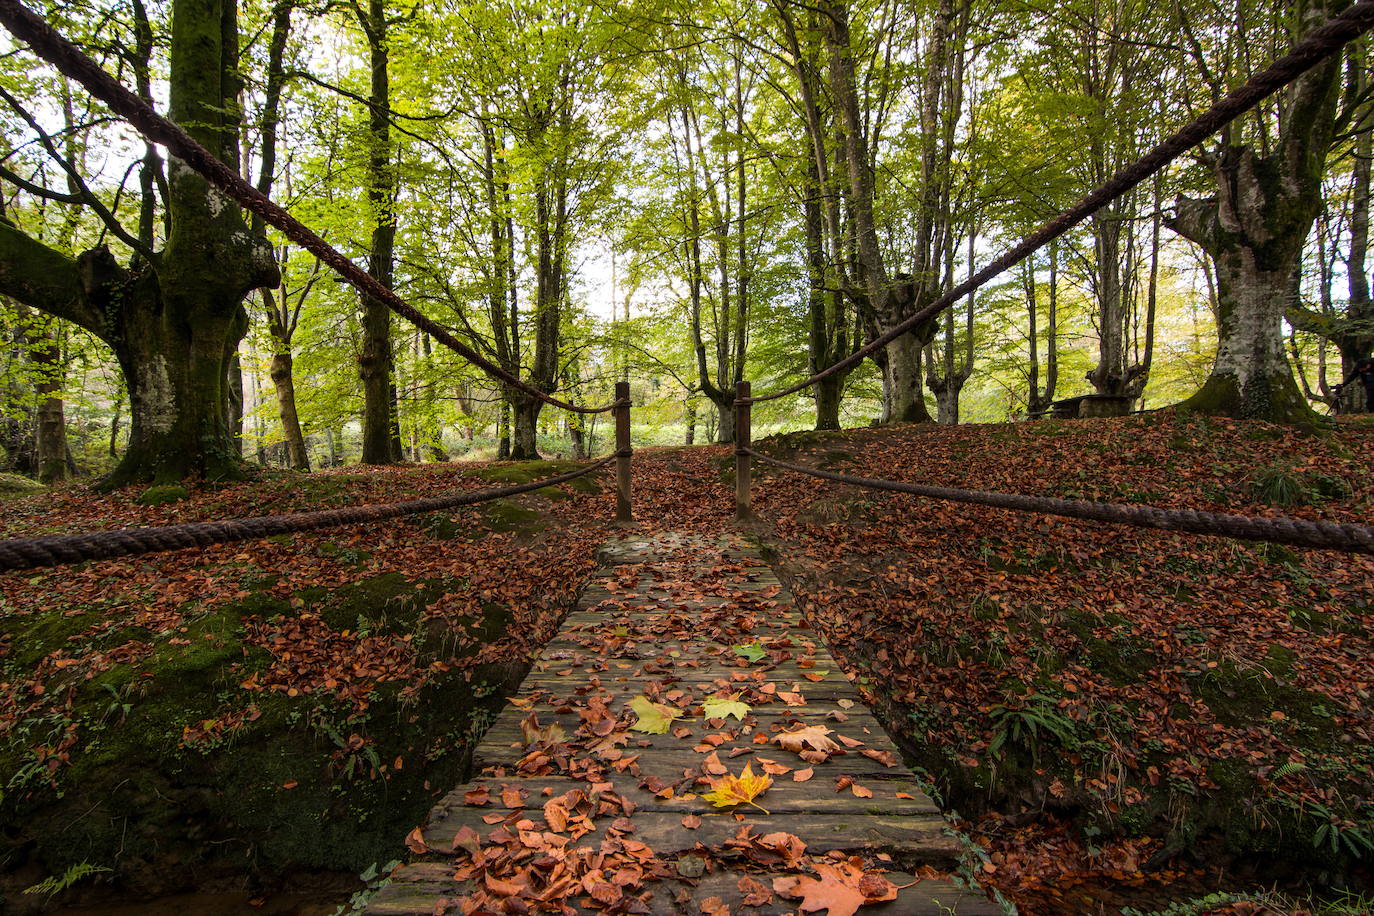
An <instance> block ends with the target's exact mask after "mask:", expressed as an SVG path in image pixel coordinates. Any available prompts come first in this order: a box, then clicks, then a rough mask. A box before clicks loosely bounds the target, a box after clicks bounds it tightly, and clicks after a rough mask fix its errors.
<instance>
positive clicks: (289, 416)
mask: <svg viewBox="0 0 1374 916" xmlns="http://www.w3.org/2000/svg"><path fill="white" fill-rule="evenodd" d="M293 362H294V361H293V359H292V356H291V351H289V350H287V351H282V350H278V351H277V352H276V353H273V354H272V373H271V374H272V384H273V385H274V386H275V387H276V389H277V411H278V412H279V413H280V414H281V426H282V432H283V433H284V434H285V437H286V460H287V461H288V462H289V463H290V465H291V467H293V468H295V469H296V470H298V471H308V470H310V455H309V453H308V452H307V451H306V450H305V435H304V434H303V433H302V432H301V421H300V417H299V416H298V415H297V413H296V382H295V378H294V376H293V374H292V365H293Z"/></svg>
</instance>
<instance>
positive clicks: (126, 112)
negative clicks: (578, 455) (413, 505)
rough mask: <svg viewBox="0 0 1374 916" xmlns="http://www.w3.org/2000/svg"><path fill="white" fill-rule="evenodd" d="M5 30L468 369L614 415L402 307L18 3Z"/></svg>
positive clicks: (1, 10) (3, 13)
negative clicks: (522, 373)
mask: <svg viewBox="0 0 1374 916" xmlns="http://www.w3.org/2000/svg"><path fill="white" fill-rule="evenodd" d="M0 22H3V23H4V25H5V28H7V29H9V31H10V33H11V34H12V35H14V37H15V38H18V39H19V40H20V41H23V42H24V43H25V44H27V45H28V46H29V47H30V48H32V49H33V52H34V53H35V54H37V55H38V56H39V57H41V58H43V59H44V60H46V61H47V62H48V63H50V64H52V65H53V66H54V67H56V68H57V69H58V70H59V71H61V72H62V73H63V74H65V75H66V76H68V77H70V78H71V79H74V80H76V81H77V82H78V83H80V84H81V85H82V86H85V87H86V91H87V92H89V93H90V94H91V95H92V96H93V97H95V98H97V99H100V100H101V101H102V102H104V103H105V104H106V105H108V106H109V107H110V110H111V111H113V112H114V113H115V114H117V115H119V116H120V117H122V118H124V119H125V120H127V121H128V122H129V123H130V124H132V125H133V126H134V127H135V128H136V129H137V130H138V131H139V133H141V134H143V136H144V137H145V138H147V139H149V140H151V141H153V142H154V143H160V144H162V145H163V146H165V147H167V149H168V150H169V151H170V152H171V153H172V155H174V156H176V157H177V158H178V159H180V160H181V161H182V162H184V163H186V164H187V165H189V166H190V167H191V168H193V169H195V170H196V171H197V172H199V173H200V174H201V175H202V176H204V178H205V180H206V181H208V182H210V184H212V185H214V186H215V187H217V188H219V189H220V190H221V191H223V192H224V193H225V194H227V195H228V196H229V197H231V198H233V199H234V200H235V201H237V202H238V203H239V205H240V206H242V207H243V208H244V209H245V210H247V211H248V212H249V213H254V214H257V215H258V216H261V217H262V218H263V220H264V221H265V222H267V223H269V224H270V225H272V226H275V227H276V228H277V229H279V230H281V232H282V234H283V235H285V236H286V237H287V238H289V239H290V240H291V241H293V242H295V243H296V244H297V245H299V246H301V247H302V248H304V249H305V250H306V251H309V252H310V253H311V254H313V255H315V257H317V258H319V259H320V261H322V262H323V263H324V264H326V265H328V266H329V267H330V268H331V269H332V270H334V272H335V273H337V274H339V275H340V276H342V277H343V278H344V279H345V280H347V281H348V283H349V284H350V285H351V286H353V287H354V288H355V289H357V290H358V291H359V292H360V293H362V294H363V295H364V296H370V297H371V298H373V299H376V300H378V301H379V302H383V303H385V304H386V306H387V308H389V309H391V310H392V311H393V312H395V313H396V314H397V315H400V316H401V317H402V318H404V319H406V320H407V321H409V322H410V323H411V324H413V325H415V326H416V327H418V328H420V329H421V330H422V331H424V332H425V333H426V334H429V335H430V336H431V337H433V338H434V339H435V340H437V341H439V342H440V343H441V344H443V345H444V346H446V347H448V348H449V349H450V350H452V351H453V352H455V353H457V354H458V355H459V356H461V357H463V358H464V359H466V360H467V361H468V362H470V363H472V364H473V365H476V366H478V367H480V368H481V369H482V370H483V371H484V372H486V373H487V374H488V375H490V376H491V377H492V378H495V379H497V380H499V381H500V382H502V383H504V384H506V385H508V386H510V387H511V388H515V389H517V390H519V391H522V392H524V393H525V394H527V395H529V396H530V397H532V398H536V399H537V400H540V401H543V402H544V403H545V404H550V405H552V406H554V407H561V408H563V409H564V410H570V411H573V412H574V413H581V414H593V413H605V412H606V411H609V410H611V409H613V408H614V407H615V404H607V405H605V406H603V407H579V406H577V405H576V404H572V403H569V402H568V401H564V400H561V399H559V398H556V397H554V396H553V395H551V394H549V393H547V392H545V391H542V390H540V389H539V388H536V387H535V386H534V385H531V384H530V383H529V382H526V381H524V380H523V379H521V378H520V377H519V376H518V375H515V374H513V373H511V372H508V371H506V370H505V369H503V368H501V367H500V366H498V365H497V364H495V363H493V362H491V361H490V360H488V359H486V358H485V357H483V356H482V355H481V354H479V353H478V352H477V351H476V350H473V349H472V348H471V347H469V346H468V345H467V344H465V343H463V342H462V341H461V340H459V339H458V338H456V337H454V336H453V334H451V333H450V332H449V331H448V330H447V329H446V328H444V327H443V326H442V325H440V324H438V323H437V322H435V321H433V320H431V319H429V318H427V317H425V316H424V315H423V314H421V313H420V312H419V311H418V310H417V309H415V308H414V307H413V306H410V305H408V304H407V303H406V302H404V301H402V299H401V297H400V296H398V295H396V293H394V292H392V291H391V289H390V288H388V287H387V286H385V285H384V284H382V283H379V282H378V281H377V280H376V278H374V277H373V276H372V275H370V274H368V273H367V272H366V271H364V270H363V269H362V268H360V267H358V266H357V265H356V264H354V263H353V262H352V261H350V260H349V259H348V258H346V257H344V255H342V254H341V253H340V252H338V251H337V250H335V249H334V247H333V246H331V245H330V244H329V243H328V242H326V241H325V240H324V239H322V238H320V237H319V236H318V235H316V234H315V233H314V232H312V231H311V230H310V229H309V228H307V227H306V226H305V225H304V224H303V223H301V222H300V221H299V220H297V219H296V218H295V217H294V216H292V215H291V214H289V213H287V212H286V211H285V210H283V209H282V208H281V207H279V206H277V205H276V204H274V203H273V202H272V201H271V200H270V199H269V198H268V197H267V196H266V195H265V194H263V193H262V192H260V191H259V190H258V189H257V188H255V187H253V186H252V185H250V184H249V183H248V182H246V181H244V180H243V179H242V178H241V177H239V175H238V173H236V172H235V171H234V170H233V169H231V168H229V166H227V165H225V164H224V163H223V162H220V161H219V160H218V159H216V158H215V157H214V155H212V154H211V153H210V151H209V150H207V149H206V148H205V147H203V146H201V145H200V144H199V143H197V142H196V141H195V140H193V139H191V137H190V136H189V135H188V134H187V133H186V132H185V131H183V130H182V129H181V128H180V127H177V126H176V125H175V124H173V123H172V122H171V121H168V120H167V119H166V118H164V117H162V116H161V115H159V114H158V113H157V112H156V111H154V110H153V107H152V106H151V105H149V104H148V103H147V102H145V101H143V99H141V98H139V97H138V96H136V95H134V94H133V93H132V92H130V91H129V90H128V89H125V88H124V86H123V85H121V84H120V83H119V81H118V80H116V79H115V78H114V77H112V76H110V75H109V74H108V73H106V72H105V71H104V70H102V69H101V67H100V65H99V64H97V63H96V62H95V61H93V60H91V59H90V58H89V57H87V56H86V55H85V54H83V53H82V52H81V51H80V49H78V48H77V47H76V46H75V45H73V44H72V43H71V42H69V41H67V39H65V38H63V37H62V35H60V34H59V33H58V32H57V31H56V30H55V29H53V28H52V26H50V25H48V23H47V22H45V21H44V20H43V19H42V18H41V17H39V16H38V15H37V14H35V13H33V12H32V11H31V10H29V9H28V8H27V7H25V6H24V5H23V4H21V3H19V2H18V0H0Z"/></svg>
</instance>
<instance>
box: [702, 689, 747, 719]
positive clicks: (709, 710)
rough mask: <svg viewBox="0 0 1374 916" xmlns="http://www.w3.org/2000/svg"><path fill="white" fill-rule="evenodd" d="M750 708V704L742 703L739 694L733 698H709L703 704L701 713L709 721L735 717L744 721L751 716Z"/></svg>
mask: <svg viewBox="0 0 1374 916" xmlns="http://www.w3.org/2000/svg"><path fill="white" fill-rule="evenodd" d="M749 709H750V706H749V704H748V703H741V702H740V699H739V694H735V695H734V696H732V697H729V698H726V697H707V698H706V702H704V703H702V704H701V713H702V715H704V716H705V717H706V718H708V719H725V718H728V717H730V716H734V717H735V718H736V719H739V720H741V721H743V719H744V717H745V716H747V715H749Z"/></svg>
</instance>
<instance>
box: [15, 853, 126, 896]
mask: <svg viewBox="0 0 1374 916" xmlns="http://www.w3.org/2000/svg"><path fill="white" fill-rule="evenodd" d="M107 871H109V869H108V868H106V867H105V866H103V865H92V864H91V863H90V862H81V863H79V864H77V865H73V866H72V867H71V868H69V869H67V870H66V871H65V872H63V873H62V875H61V876H60V877H58V876H51V877H48V878H44V879H43V880H42V881H40V882H38V883H37V884H35V885H34V886H33V887H26V888H24V893H26V894H47V895H48V896H49V897H51V896H53V895H54V894H60V893H62V892H63V891H65V890H66V889H67V888H69V887H71V886H72V885H73V884H75V883H76V882H78V881H80V880H81V879H82V878H89V877H90V876H91V875H98V874H100V873H101V872H107Z"/></svg>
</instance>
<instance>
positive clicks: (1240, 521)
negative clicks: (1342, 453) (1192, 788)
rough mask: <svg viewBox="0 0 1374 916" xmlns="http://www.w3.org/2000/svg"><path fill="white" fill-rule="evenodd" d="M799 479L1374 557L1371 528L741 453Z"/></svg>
mask: <svg viewBox="0 0 1374 916" xmlns="http://www.w3.org/2000/svg"><path fill="white" fill-rule="evenodd" d="M737 451H738V452H742V453H743V454H746V455H748V456H750V457H751V458H757V459H759V460H760V461H762V462H763V463H765V464H771V465H774V466H776V467H780V468H783V469H784V470H788V471H795V472H796V473H798V474H807V475H809V476H811V477H819V478H821V479H822V480H833V481H835V482H837V483H847V484H850V485H852V486H856V487H868V488H869V489H873V490H891V491H893V492H896V493H910V494H913V495H915V496H926V497H929V498H931V499H943V500H949V501H952V502H959V503H973V504H974V505H979V506H993V507H995V508H998V509H1013V510H1015V511H1018V512H1038V513H1042V514H1047V515H1061V516H1063V517H1065V518H1078V519H1087V520H1090V521H1095V522H1108V523H1111V524H1115V525H1134V526H1135V527H1137V528H1160V529H1163V530H1165V531H1181V532H1187V533H1188V534H1206V535H1212V536H1214V537H1224V538H1237V539H1240V540H1245V541H1272V542H1274V543H1278V544H1293V545H1296V546H1298V547H1315V548H1317V549H1320V550H1342V551H1345V552H1347V553H1365V554H1374V528H1371V527H1369V526H1367V525H1345V524H1339V523H1337V522H1310V521H1305V520H1303V519H1295V518H1282V517H1280V518H1254V517H1251V516H1247V515H1225V514H1221V513H1217V512H1196V511H1193V510H1191V509H1158V508H1155V507H1154V506H1133V505H1120V504H1117V503H1096V502H1087V501H1085V500H1080V499H1054V498H1052V497H1048V496H1021V495H1018V494H1015V493H993V492H988V491H986V490H958V489H954V488H952V487H932V486H927V485H924V484H915V483H902V482H900V481H895V480H877V479H875V478H872V477H855V476H853V475H850V474H836V473H835V472H833V471H822V470H820V469H819V468H812V467H807V466H806V465H802V464H793V463H792V462H790V461H779V460H778V459H777V458H770V457H769V456H767V455H764V454H761V453H759V452H756V451H754V450H753V449H751V448H743V449H739V450H737Z"/></svg>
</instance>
